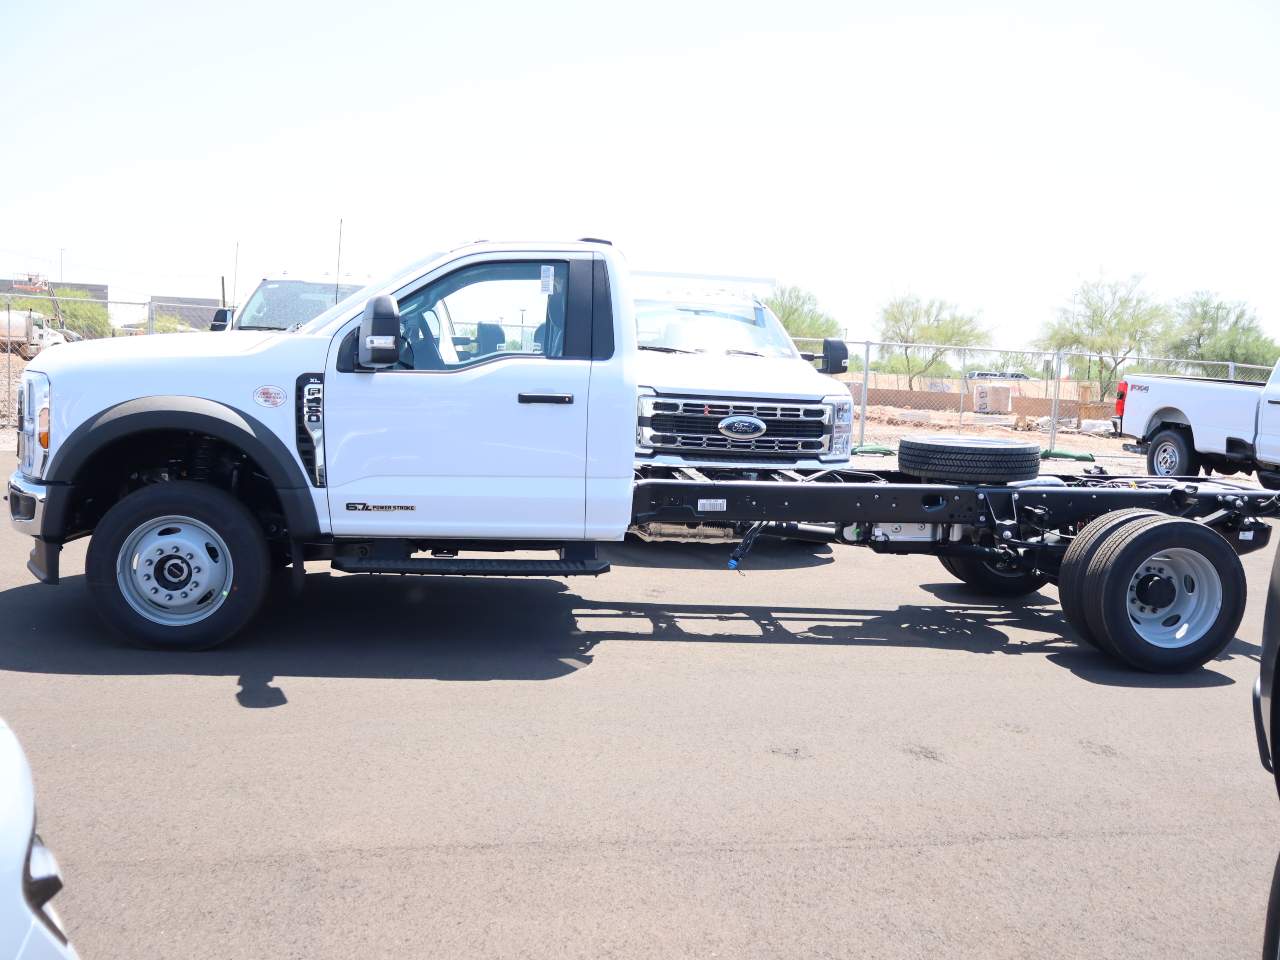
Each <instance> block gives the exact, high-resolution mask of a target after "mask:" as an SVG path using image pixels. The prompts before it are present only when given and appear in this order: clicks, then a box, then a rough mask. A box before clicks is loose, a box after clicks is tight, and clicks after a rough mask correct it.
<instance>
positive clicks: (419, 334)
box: [399, 261, 569, 370]
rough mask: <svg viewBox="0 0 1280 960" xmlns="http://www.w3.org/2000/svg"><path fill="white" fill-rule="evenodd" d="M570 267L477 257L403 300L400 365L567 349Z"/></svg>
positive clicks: (444, 364)
mask: <svg viewBox="0 0 1280 960" xmlns="http://www.w3.org/2000/svg"><path fill="white" fill-rule="evenodd" d="M568 281H569V265H568V264H567V263H564V262H560V261H546V262H541V263H540V262H538V261H521V262H518V263H478V264H474V265H472V266H470V267H463V268H462V269H460V270H456V271H454V272H453V273H450V274H448V275H447V276H444V277H441V278H440V279H438V280H435V281H434V282H432V283H430V284H428V285H427V286H425V287H422V288H421V289H419V290H415V291H414V292H413V293H411V294H408V295H406V296H405V297H403V298H401V300H400V302H399V307H400V330H401V333H402V335H403V341H402V343H401V350H400V365H401V368H402V369H409V370H452V369H457V368H459V367H464V366H467V365H468V364H472V363H480V362H483V361H485V360H491V359H493V358H494V357H495V356H499V355H502V354H520V355H524V356H543V357H562V356H564V355H565V348H564V344H565V314H566V310H565V301H566V293H567V289H568Z"/></svg>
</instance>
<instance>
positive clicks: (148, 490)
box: [85, 481, 271, 650]
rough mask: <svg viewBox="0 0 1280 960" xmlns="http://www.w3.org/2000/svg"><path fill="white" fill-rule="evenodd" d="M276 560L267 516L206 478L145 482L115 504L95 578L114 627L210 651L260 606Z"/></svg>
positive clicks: (98, 548) (165, 644) (104, 526)
mask: <svg viewBox="0 0 1280 960" xmlns="http://www.w3.org/2000/svg"><path fill="white" fill-rule="evenodd" d="M270 564H271V558H270V554H269V552H268V550H267V542H266V538H265V537H264V536H263V533H262V528H261V527H260V526H259V524H258V522H257V520H255V519H254V517H253V515H252V514H251V513H250V512H249V511H248V510H247V509H246V508H245V506H244V504H242V503H241V502H240V501H239V500H237V499H236V498H235V497H233V496H231V495H230V494H228V493H226V492H224V491H222V490H219V489H217V488H216V487H210V486H208V485H207V484H203V483H190V482H186V481H176V482H173V483H163V484H155V485H153V486H148V487H143V488H142V489H141V490H136V491H134V492H133V493H131V494H129V495H128V496H127V497H125V498H124V499H123V500H121V501H120V502H119V503H117V504H116V505H115V506H114V507H112V508H111V509H110V510H108V511H107V514H106V516H105V517H103V518H102V521H101V522H100V523H99V524H98V528H97V529H96V530H95V531H94V533H93V539H92V540H91V541H90V542H89V553H88V557H87V558H86V561H85V578H86V579H87V581H88V584H89V591H90V593H91V594H92V595H93V597H94V600H95V601H96V606H97V608H98V610H99V612H100V613H101V615H102V617H103V619H105V620H106V621H107V623H108V625H110V626H111V627H112V628H114V629H115V630H117V631H118V632H120V633H121V634H123V635H124V636H125V637H127V638H128V639H129V640H131V641H133V642H134V643H137V644H138V645H139V646H144V647H152V648H159V649H169V650H204V649H207V648H209V647H214V646H217V645H218V644H220V643H222V642H223V641H224V640H227V639H229V638H230V637H231V636H232V635H233V634H235V633H236V632H237V631H239V630H240V629H241V628H242V627H244V625H245V624H247V623H248V622H249V620H250V619H251V618H252V617H253V615H254V614H255V613H257V611H258V607H259V606H260V605H261V604H262V599H263V597H264V596H265V595H266V590H267V586H268V583H269V581H270V571H271V566H270Z"/></svg>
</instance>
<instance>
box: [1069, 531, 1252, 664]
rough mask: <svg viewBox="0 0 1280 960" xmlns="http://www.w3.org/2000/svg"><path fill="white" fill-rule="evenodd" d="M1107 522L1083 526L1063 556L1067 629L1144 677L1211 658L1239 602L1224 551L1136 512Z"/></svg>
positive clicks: (1240, 611) (1205, 534) (1215, 538)
mask: <svg viewBox="0 0 1280 960" xmlns="http://www.w3.org/2000/svg"><path fill="white" fill-rule="evenodd" d="M1112 516H1116V515H1112ZM1108 519H1109V518H1108V517H1102V518H1099V520H1095V521H1094V522H1093V523H1092V524H1090V525H1089V526H1088V527H1086V528H1085V530H1084V531H1082V532H1081V537H1083V536H1084V535H1085V534H1086V533H1090V534H1091V535H1090V537H1089V538H1088V539H1087V540H1085V541H1084V542H1083V544H1082V545H1081V546H1080V547H1079V548H1078V549H1076V550H1075V552H1074V554H1073V553H1072V551H1071V550H1070V549H1069V550H1068V555H1067V556H1066V557H1064V559H1063V570H1062V577H1061V579H1062V582H1063V583H1065V584H1066V585H1067V586H1066V589H1065V590H1064V591H1063V593H1062V597H1063V612H1064V613H1065V614H1066V615H1067V617H1068V619H1069V620H1070V621H1071V623H1072V624H1073V625H1074V626H1075V627H1076V628H1077V629H1078V630H1079V631H1080V632H1081V634H1082V635H1083V636H1085V638H1086V639H1090V640H1092V641H1093V642H1094V643H1096V644H1097V646H1098V647H1099V648H1101V649H1102V650H1104V651H1105V652H1107V653H1110V654H1111V655H1113V656H1115V657H1117V658H1118V659H1120V660H1122V661H1124V662H1125V663H1127V664H1129V665H1130V666H1132V667H1136V668H1137V669H1139V670H1147V671H1150V672H1153V673H1173V672H1178V671H1183V670H1190V669H1192V668H1194V667H1198V666H1202V665H1204V664H1205V663H1207V662H1208V661H1210V660H1212V659H1213V658H1214V657H1216V656H1217V655H1218V654H1220V653H1221V652H1222V651H1223V650H1224V649H1225V648H1226V646H1227V644H1229V643H1230V642H1231V641H1232V639H1233V638H1234V637H1235V634H1236V628H1237V627H1239V626H1240V619H1241V618H1242V617H1243V616H1244V606H1245V599H1246V596H1247V590H1246V586H1245V578H1244V567H1243V566H1242V565H1241V563H1240V558H1239V557H1237V556H1236V553H1235V551H1234V550H1232V549H1231V545H1230V544H1228V543H1227V541H1226V540H1225V539H1223V538H1222V537H1221V536H1219V535H1218V534H1217V533H1216V532H1214V531H1213V530H1211V529H1209V528H1208V527H1205V526H1204V525H1203V524H1199V523H1195V522H1193V521H1191V520H1184V519H1181V518H1175V517H1166V516H1162V515H1159V514H1154V515H1143V514H1141V513H1139V512H1135V513H1134V514H1130V515H1129V516H1128V517H1126V518H1124V519H1123V520H1119V521H1117V522H1115V523H1113V524H1112V525H1111V526H1110V527H1109V528H1107V527H1106V525H1104V524H1102V521H1105V520H1108ZM1095 525H1097V526H1095ZM1091 528H1092V530H1091ZM1077 540H1080V537H1078V538H1077ZM1072 547H1073V548H1074V547H1076V544H1073V545H1072Z"/></svg>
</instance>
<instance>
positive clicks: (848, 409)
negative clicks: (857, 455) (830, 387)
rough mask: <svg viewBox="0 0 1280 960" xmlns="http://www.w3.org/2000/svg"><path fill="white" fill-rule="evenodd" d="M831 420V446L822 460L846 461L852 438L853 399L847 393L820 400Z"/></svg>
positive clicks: (834, 394) (835, 394)
mask: <svg viewBox="0 0 1280 960" xmlns="http://www.w3.org/2000/svg"><path fill="white" fill-rule="evenodd" d="M822 402H823V404H824V405H825V406H826V407H827V408H828V416H830V418H831V446H830V447H829V448H828V450H827V452H826V453H824V454H823V455H822V459H823V460H848V459H849V447H850V444H851V443H852V438H853V397H852V396H850V395H849V394H848V393H833V394H831V395H829V396H826V397H823V398H822Z"/></svg>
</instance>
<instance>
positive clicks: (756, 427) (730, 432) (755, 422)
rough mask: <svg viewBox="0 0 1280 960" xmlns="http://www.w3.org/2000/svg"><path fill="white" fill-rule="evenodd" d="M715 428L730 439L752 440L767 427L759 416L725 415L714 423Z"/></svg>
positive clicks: (759, 435)
mask: <svg viewBox="0 0 1280 960" xmlns="http://www.w3.org/2000/svg"><path fill="white" fill-rule="evenodd" d="M716 429H718V430H719V431H720V432H721V433H723V434H724V435H725V436H726V437H728V438H729V439H730V440H754V439H755V438H756V437H762V436H764V432H765V430H767V429H768V427H766V426H765V425H764V421H763V420H761V419H760V418H759V417H745V416H737V417H725V418H724V419H723V420H721V421H720V422H719V423H718V424H716Z"/></svg>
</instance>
